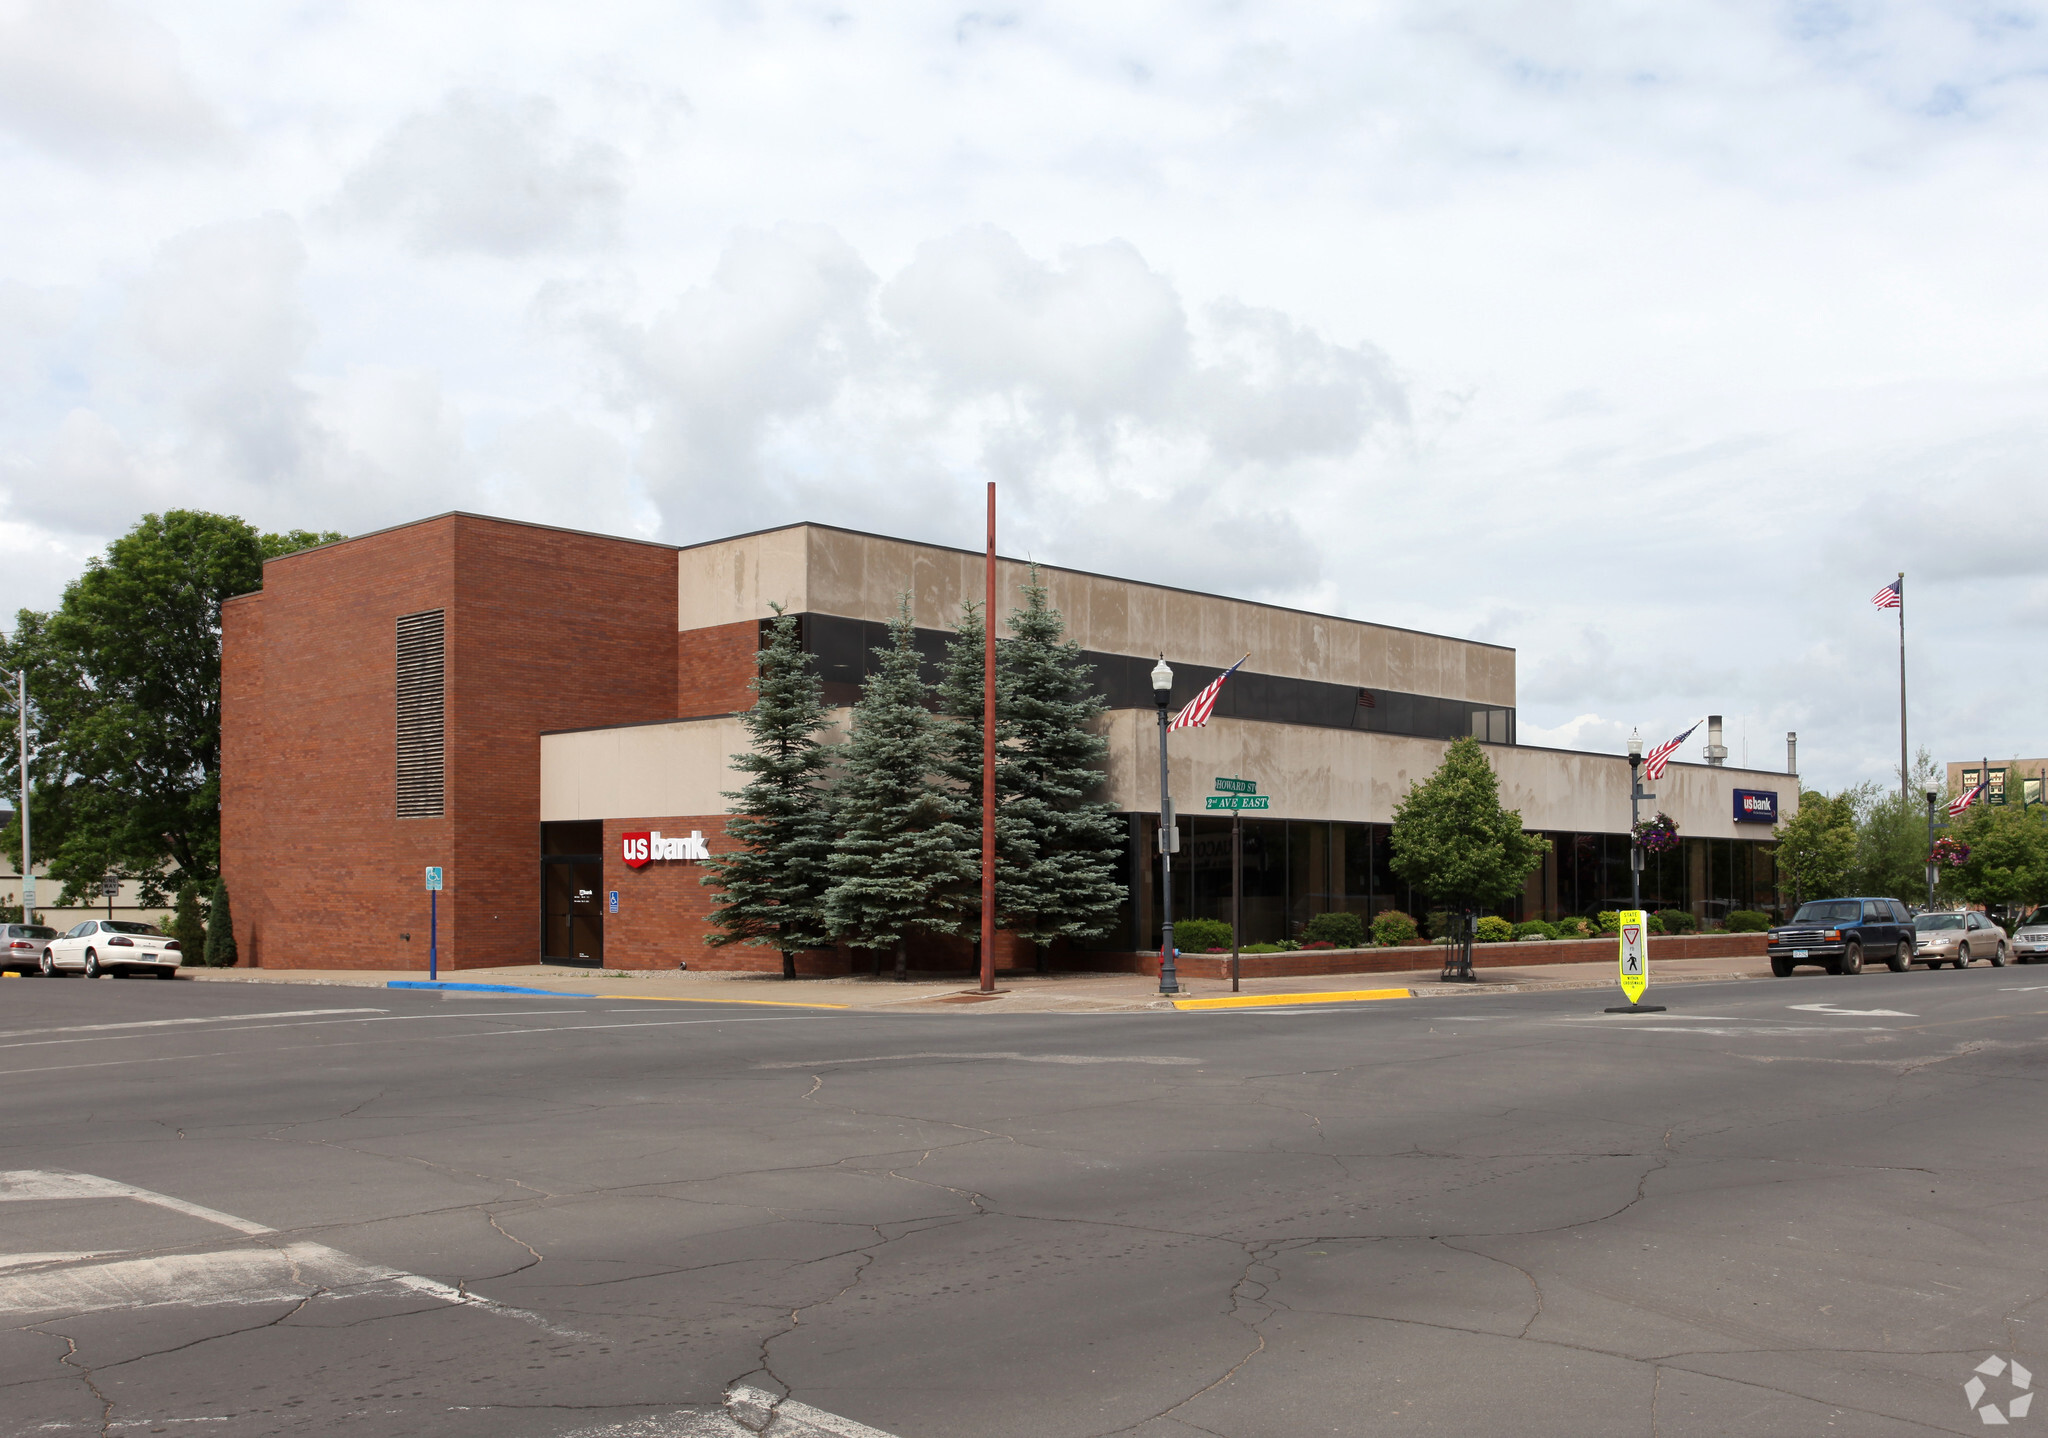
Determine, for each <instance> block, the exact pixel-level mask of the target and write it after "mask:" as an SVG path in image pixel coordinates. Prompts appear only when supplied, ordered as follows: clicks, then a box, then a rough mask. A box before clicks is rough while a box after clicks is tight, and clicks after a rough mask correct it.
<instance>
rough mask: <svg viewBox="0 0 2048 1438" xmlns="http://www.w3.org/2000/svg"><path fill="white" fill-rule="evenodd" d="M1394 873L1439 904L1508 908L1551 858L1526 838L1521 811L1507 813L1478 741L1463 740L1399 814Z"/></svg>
mask: <svg viewBox="0 0 2048 1438" xmlns="http://www.w3.org/2000/svg"><path fill="white" fill-rule="evenodd" d="M1388 845H1389V848H1390V850H1391V853H1392V862H1393V868H1394V872H1395V873H1397V874H1399V875H1400V876H1401V877H1402V878H1404V879H1406V880H1407V881H1408V882H1409V883H1410V884H1412V885H1414V886H1415V887H1416V888H1417V889H1420V890H1421V891H1422V892H1423V893H1425V894H1427V895H1429V896H1430V897H1431V898H1432V899H1435V900H1437V901H1438V902H1439V903H1444V904H1452V905H1456V906H1458V907H1461V908H1478V907H1490V906H1493V905H1498V904H1506V903H1508V902H1509V901H1510V900H1512V899H1513V898H1514V897H1515V896H1516V895H1518V894H1520V893H1521V892H1522V885H1523V884H1524V883H1525V882H1526V881H1527V880H1528V877H1529V875H1530V874H1532V873H1533V872H1535V870H1536V869H1537V868H1538V867H1539V866H1540V865H1541V864H1542V863H1543V856H1544V855H1545V854H1547V853H1549V852H1550V841H1549V840H1548V839H1545V838H1543V837H1542V836H1541V835H1539V834H1529V833H1524V832H1523V830H1522V815H1521V811H1520V810H1518V809H1503V808H1502V807H1501V804H1500V781H1499V780H1498V779H1497V778H1496V777H1495V775H1494V772H1493V766H1492V765H1491V764H1489V763H1487V762H1486V751H1485V750H1483V749H1481V748H1480V747H1479V741H1478V740H1476V739H1459V740H1457V741H1456V742H1454V743H1453V744H1452V745H1451V747H1450V748H1449V749H1447V750H1446V751H1445V752H1444V759H1443V763H1442V764H1440V765H1439V766H1438V767H1437V771H1436V772H1435V773H1434V774H1432V775H1430V776H1429V778H1427V779H1425V780H1423V781H1422V782H1421V783H1420V784H1417V785H1415V786H1414V787H1413V788H1411V789H1410V790H1409V791H1408V795H1407V797H1406V798H1404V799H1403V800H1402V801H1401V805H1400V807H1399V808H1398V809H1396V810H1395V811H1394V823H1393V827H1392V829H1391V831H1390V832H1389V835H1388Z"/></svg>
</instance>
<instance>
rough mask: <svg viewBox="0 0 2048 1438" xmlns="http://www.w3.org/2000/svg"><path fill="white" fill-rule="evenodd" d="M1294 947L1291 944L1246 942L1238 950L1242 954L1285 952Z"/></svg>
mask: <svg viewBox="0 0 2048 1438" xmlns="http://www.w3.org/2000/svg"><path fill="white" fill-rule="evenodd" d="M1292 947H1293V946H1292V945H1291V944H1246V945H1245V946H1244V947H1243V948H1242V949H1240V950H1238V952H1239V953H1242V954H1284V953H1287V952H1288V951H1289V950H1290V949H1291V948H1292Z"/></svg>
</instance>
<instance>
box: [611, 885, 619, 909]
mask: <svg viewBox="0 0 2048 1438" xmlns="http://www.w3.org/2000/svg"><path fill="white" fill-rule="evenodd" d="M611 911H612V912H613V913H615V914H616V913H617V912H618V911H619V891H618V890H617V889H613V890H612V902H611Z"/></svg>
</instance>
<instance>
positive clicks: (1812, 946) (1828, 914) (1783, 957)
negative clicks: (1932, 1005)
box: [1770, 899, 1915, 979]
mask: <svg viewBox="0 0 2048 1438" xmlns="http://www.w3.org/2000/svg"><path fill="white" fill-rule="evenodd" d="M1914 940H1915V935H1914V932H1913V916H1912V915H1910V914H1908V913H1907V912H1906V906H1905V905H1904V904H1902V903H1900V902H1899V901H1898V900H1897V899H1813V900H1810V901H1809V902H1807V903H1804V904H1801V905H1800V906H1799V912H1798V913H1796V914H1794V915H1793V916H1792V917H1791V918H1789V919H1787V920H1786V921H1785V922H1784V923H1782V924H1780V925H1779V926H1778V927H1777V928H1775V929H1772V930H1771V932H1770V944H1771V972H1772V973H1774V974H1776V975H1777V976H1778V977H1779V978H1781V979H1782V978H1785V977H1787V976H1789V975H1790V974H1791V972H1792V970H1794V969H1796V968H1797V967H1799V965H1801V964H1815V965H1818V966H1819V967H1821V968H1823V969H1826V970H1827V971H1828V972H1829V973H1831V974H1860V973H1862V972H1863V958H1864V955H1866V954H1868V955H1869V956H1870V958H1871V959H1872V960H1878V959H1882V960H1883V961H1884V964H1885V966H1886V967H1887V968H1889V969H1890V970H1891V971H1892V972H1893V973H1895V974H1903V973H1904V972H1905V971H1906V970H1908V969H1910V968H1912V967H1913V945H1914Z"/></svg>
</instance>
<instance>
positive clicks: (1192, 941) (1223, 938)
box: [1173, 919, 1230, 954]
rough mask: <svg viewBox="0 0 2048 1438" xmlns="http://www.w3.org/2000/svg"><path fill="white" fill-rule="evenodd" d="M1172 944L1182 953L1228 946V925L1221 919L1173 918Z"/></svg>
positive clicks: (1196, 952)
mask: <svg viewBox="0 0 2048 1438" xmlns="http://www.w3.org/2000/svg"><path fill="white" fill-rule="evenodd" d="M1173 944H1174V947H1175V948H1177V949H1179V950H1181V951H1182V952H1183V953H1190V954H1199V953H1200V952H1201V951H1202V950H1204V949H1227V948H1229V947H1230V925H1228V924H1226V923H1224V922H1223V920H1221V919H1175V920H1174V921H1173Z"/></svg>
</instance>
